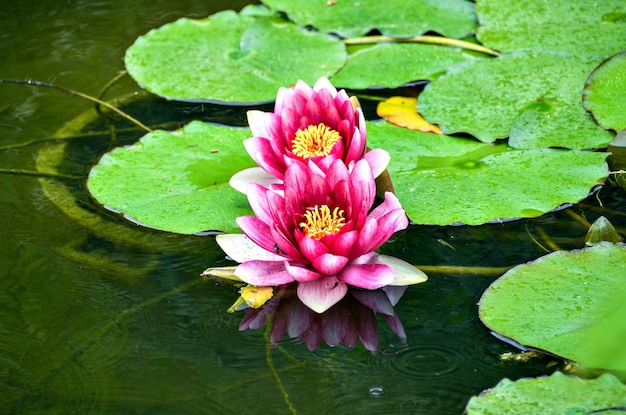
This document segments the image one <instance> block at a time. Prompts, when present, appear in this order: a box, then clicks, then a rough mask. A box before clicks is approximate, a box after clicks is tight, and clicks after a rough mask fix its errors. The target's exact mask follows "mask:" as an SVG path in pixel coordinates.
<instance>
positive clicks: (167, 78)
mask: <svg viewBox="0 0 626 415" xmlns="http://www.w3.org/2000/svg"><path fill="white" fill-rule="evenodd" d="M251 14H253V13H251V12H248V13H247V14H244V13H243V12H242V14H237V13H235V12H233V11H231V10H228V11H224V12H220V13H217V14H214V15H212V16H210V17H209V18H206V19H202V20H191V19H187V18H182V19H179V20H177V21H175V22H173V23H169V24H166V25H164V26H162V27H160V28H158V29H153V30H151V31H150V32H148V33H147V34H146V35H144V36H141V37H139V38H138V39H137V40H136V41H135V43H134V44H133V45H131V46H130V47H129V48H128V50H127V51H126V56H125V57H124V60H125V63H126V69H127V70H128V73H129V74H130V75H131V76H132V77H133V78H134V79H135V81H137V82H138V83H139V84H140V85H142V86H143V87H145V88H146V89H147V90H148V91H150V92H152V93H155V94H158V95H160V96H163V97H166V98H169V99H176V100H182V101H218V102H236V103H243V102H245V103H256V102H264V101H271V100H273V99H274V98H275V96H276V91H277V90H278V88H280V87H281V86H285V85H292V84H295V83H296V82H297V81H298V80H299V79H302V80H304V81H306V82H308V83H309V84H313V83H315V81H317V79H318V78H320V77H322V76H326V77H329V76H331V75H333V74H335V73H336V72H337V71H338V70H339V68H341V67H342V66H343V65H344V63H345V61H346V58H347V54H346V49H345V46H344V44H343V42H341V41H339V40H338V39H336V38H334V37H331V36H329V35H327V34H324V33H319V32H313V31H307V30H304V29H302V28H299V27H297V26H295V25H294V24H292V23H289V22H286V21H284V20H280V19H279V18H277V17H267V16H258V15H257V16H251ZM312 57H315V58H314V59H312Z"/></svg>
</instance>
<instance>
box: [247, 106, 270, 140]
mask: <svg viewBox="0 0 626 415" xmlns="http://www.w3.org/2000/svg"><path fill="white" fill-rule="evenodd" d="M246 116H247V117H248V126H249V127H250V131H252V135H253V136H255V137H265V138H268V137H270V133H269V131H268V129H267V125H268V123H269V122H271V121H272V116H271V113H267V112H263V111H259V110H250V111H248V112H246Z"/></svg>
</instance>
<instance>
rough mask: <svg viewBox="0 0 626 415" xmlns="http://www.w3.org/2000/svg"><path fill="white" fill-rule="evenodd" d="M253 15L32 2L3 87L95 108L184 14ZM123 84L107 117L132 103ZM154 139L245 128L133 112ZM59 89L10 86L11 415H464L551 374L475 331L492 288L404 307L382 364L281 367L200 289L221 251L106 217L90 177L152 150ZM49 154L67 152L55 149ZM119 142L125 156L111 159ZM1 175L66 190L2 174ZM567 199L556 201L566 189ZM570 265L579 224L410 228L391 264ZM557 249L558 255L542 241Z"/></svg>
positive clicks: (302, 360)
mask: <svg viewBox="0 0 626 415" xmlns="http://www.w3.org/2000/svg"><path fill="white" fill-rule="evenodd" d="M245 3H246V2H234V1H231V2H225V1H221V2H210V1H191V0H187V1H178V2H176V4H175V5H174V2H167V1H161V0H153V1H149V2H148V1H133V2H126V3H124V2H113V1H79V0H75V1H47V2H35V1H22V2H19V3H15V4H11V5H3V7H2V8H0V21H1V22H2V29H3V30H2V33H0V56H1V57H2V58H1V59H0V77H2V78H17V79H36V80H40V81H46V82H54V83H57V84H60V85H63V86H66V87H70V88H73V89H76V90H79V91H82V92H85V93H87V94H91V95H98V94H99V93H100V90H101V88H103V87H104V85H105V84H106V83H107V82H108V81H109V80H111V79H112V78H113V77H114V76H115V75H116V74H117V73H118V72H119V71H121V70H123V62H122V57H123V53H124V51H125V49H126V48H127V47H128V46H129V45H130V44H131V43H132V42H133V41H134V39H135V38H136V37H137V36H139V35H141V34H143V33H145V32H146V31H148V30H149V29H150V28H153V27H158V26H161V25H162V24H164V23H167V22H169V21H173V20H176V19H177V18H178V17H181V16H191V17H202V16H207V15H210V14H213V13H215V12H216V11H218V10H221V9H225V8H234V9H237V10H238V9H240V8H241V7H242V6H243V5H244V4H245ZM137 91H138V89H137V88H136V86H135V84H134V83H133V82H132V81H130V80H128V79H127V78H126V79H122V80H121V81H120V82H118V83H116V84H115V85H114V86H113V87H112V88H111V89H110V90H109V91H108V92H107V94H106V97H107V98H109V99H112V98H115V97H121V96H126V97H127V96H128V94H130V93H135V92H137ZM135 98H136V99H135V100H134V103H133V104H129V105H128V106H127V107H126V109H127V110H128V111H129V112H131V113H133V114H134V115H135V116H137V117H138V118H140V119H141V120H142V121H144V122H148V123H160V122H165V121H172V122H174V124H177V123H178V124H180V123H182V122H184V121H186V120H189V119H192V118H201V119H205V120H208V121H216V122H229V123H235V124H238V123H239V124H241V123H244V122H245V117H244V111H245V110H242V109H238V108H223V107H217V106H203V107H198V106H187V105H180V104H178V105H177V104H171V103H165V102H162V101H160V100H155V99H147V98H145V99H144V98H142V96H141V95H137V96H136V97H135ZM111 125H112V124H110V123H109V122H108V121H107V119H106V118H103V117H98V116H97V114H95V113H94V112H93V107H92V105H91V104H90V103H88V102H85V101H83V100H79V99H77V98H74V97H70V96H67V95H64V94H62V93H60V92H58V91H55V90H50V89H41V88H32V87H25V86H17V85H10V84H0V147H2V150H0V169H2V170H3V171H4V173H2V174H0V212H2V215H1V216H0V232H1V235H2V238H0V246H1V249H0V412H2V413H10V414H35V413H45V414H70V413H76V414H97V413H102V414H118V413H119V414H135V413H137V414H139V413H145V414H230V413H241V414H244V413H245V414H283V413H284V414H288V413H291V412H292V411H291V410H290V408H289V406H288V403H287V401H286V399H285V396H284V393H283V391H281V389H280V387H279V384H278V382H277V380H276V379H275V377H274V375H273V374H272V371H271V369H270V367H274V368H275V369H276V371H277V373H278V377H279V378H280V382H281V383H282V386H283V387H284V391H285V392H286V393H287V394H288V400H289V402H290V403H291V404H292V405H293V407H294V409H295V410H296V411H297V413H299V414H318V413H324V412H326V413H333V414H352V413H358V414H460V413H462V411H463V407H464V406H465V404H466V402H467V400H468V399H469V398H470V397H471V396H473V395H475V394H477V393H479V392H480V391H482V390H483V389H485V388H488V387H492V386H494V385H495V384H496V383H497V382H498V381H499V380H500V379H501V378H503V377H509V378H513V379H515V378H519V377H521V376H536V375H539V374H543V373H550V369H546V368H545V363H546V362H545V361H543V362H541V361H540V362H535V363H502V362H500V361H499V355H500V354H501V353H503V352H506V351H511V350H513V349H512V348H510V347H509V346H507V345H505V344H503V343H501V342H499V341H498V340H496V339H494V338H493V337H492V336H491V335H490V334H489V333H488V332H487V331H486V330H485V329H484V328H483V326H482V325H481V324H480V322H479V321H478V318H477V315H476V312H477V310H476V302H477V300H478V298H479V297H480V295H481V293H482V291H483V290H484V289H485V288H486V287H487V286H488V285H489V283H490V282H491V281H492V280H493V279H494V278H495V276H471V275H464V274H456V273H455V274H446V273H431V274H430V280H429V281H428V282H427V283H425V284H421V285H419V286H415V287H410V288H409V290H408V291H407V294H406V295H405V296H404V298H403V299H402V300H401V302H400V304H399V305H398V307H397V310H398V312H399V314H400V318H401V319H402V321H403V323H404V325H405V329H406V331H407V335H408V339H407V341H406V342H402V341H400V340H399V339H398V338H397V337H396V336H395V335H394V334H393V332H392V331H391V330H390V329H389V328H388V327H387V326H386V325H385V324H384V322H381V323H380V325H379V328H380V332H381V339H380V344H381V348H380V350H379V351H378V352H376V353H371V352H369V351H367V350H365V349H364V348H363V347H357V348H354V349H349V348H346V347H342V346H339V347H335V348H331V347H328V346H325V345H324V346H322V347H320V348H319V349H317V350H316V351H315V352H309V351H308V349H307V348H306V346H305V345H304V344H302V343H301V342H290V341H286V342H284V343H283V344H282V345H281V346H282V347H281V348H273V349H268V348H267V343H266V341H265V339H264V333H263V331H246V332H239V331H238V326H239V320H240V319H241V317H242V314H241V313H239V314H227V313H226V312H225V310H226V309H227V308H228V307H229V306H230V305H231V304H232V302H233V301H234V300H235V298H236V296H237V294H236V289H235V288H233V287H230V286H225V285H219V284H216V283H215V282H213V281H209V280H204V279H202V278H201V277H200V276H199V274H200V272H201V271H202V270H203V269H204V268H206V267H209V266H221V265H227V262H226V261H225V260H224V259H223V253H221V252H220V250H219V249H218V248H217V246H216V244H215V241H214V239H213V238H212V237H183V236H177V235H170V234H165V233H161V232H154V231H150V230H146V229H143V228H140V227H138V226H136V225H134V224H132V223H130V222H128V221H125V220H124V219H122V218H119V217H117V216H115V215H114V214H112V213H111V212H108V211H106V210H105V209H103V208H102V207H100V206H98V205H97V204H96V203H94V202H93V201H92V200H91V199H90V198H89V196H88V194H87V193H86V191H85V187H84V180H83V179H82V178H84V177H85V176H86V174H87V173H88V172H89V169H90V167H91V165H92V164H93V163H95V162H96V160H97V158H98V157H99V156H100V155H101V154H102V153H103V152H104V151H106V150H108V149H110V148H112V147H113V146H115V145H119V144H126V143H130V142H132V141H133V140H136V139H137V138H138V137H139V136H141V132H138V131H134V130H132V129H131V130H130V131H126V130H124V128H125V127H127V125H125V124H123V123H117V122H116V123H113V125H114V126H115V127H116V130H115V131H116V134H115V136H116V138H115V140H114V139H113V138H112V134H111V131H112V130H111ZM52 138H56V139H57V140H52V141H51V139H52ZM116 140H117V141H116ZM7 169H16V170H24V171H30V172H36V171H38V172H39V173H40V174H41V173H50V174H52V175H58V174H63V175H66V176H72V177H77V178H71V177H70V178H67V177H66V178H58V177H57V178H52V177H42V176H41V175H40V176H33V175H28V174H7V173H6V170H7ZM555 185H558V184H555ZM599 200H601V201H602V203H603V205H604V208H600V206H599V201H598V199H596V198H595V197H590V198H589V199H588V200H587V201H585V203H584V204H583V205H581V206H580V207H579V206H576V207H573V208H572V209H571V211H572V212H575V213H577V214H581V215H583V216H584V217H586V219H587V220H589V221H592V220H593V219H595V218H596V217H597V216H599V215H600V214H605V215H607V216H608V217H609V218H610V219H611V221H612V222H613V223H614V224H615V225H617V226H621V227H623V226H624V223H625V222H626V220H625V218H624V214H623V212H626V198H625V197H624V192H623V190H621V189H618V188H609V187H607V188H605V189H603V190H602V191H601V192H600V197H599ZM540 230H543V231H545V232H546V233H547V234H549V235H551V236H552V240H553V241H554V242H555V243H557V244H559V245H560V246H562V247H563V248H567V249H571V248H575V247H580V246H581V238H582V237H583V236H584V234H585V231H586V229H585V228H584V226H582V225H581V224H579V223H578V222H576V221H575V220H574V219H572V217H571V216H570V215H569V214H568V213H567V212H566V211H560V212H557V213H554V214H551V215H546V216H544V217H541V218H538V219H534V220H524V221H516V222H512V223H508V224H498V225H485V226H480V227H450V228H435V227H417V226H413V227H411V228H410V229H409V230H408V231H407V232H406V233H405V234H404V235H403V236H402V237H401V238H400V239H398V240H397V241H396V242H395V243H393V244H389V245H388V246H386V247H385V252H386V253H390V254H393V255H396V256H398V257H401V258H403V259H405V260H407V261H410V262H412V263H414V264H420V265H421V264H426V265H461V266H470V267H475V266H496V267H500V266H512V265H516V264H519V263H522V262H525V261H529V260H532V259H534V258H537V257H538V256H540V255H543V254H544V251H542V250H541V248H539V247H538V245H537V244H535V243H534V242H533V241H532V239H531V238H530V237H529V233H528V232H531V233H532V234H533V235H534V236H535V237H536V238H538V239H541V236H538V235H540ZM544 242H545V241H544Z"/></svg>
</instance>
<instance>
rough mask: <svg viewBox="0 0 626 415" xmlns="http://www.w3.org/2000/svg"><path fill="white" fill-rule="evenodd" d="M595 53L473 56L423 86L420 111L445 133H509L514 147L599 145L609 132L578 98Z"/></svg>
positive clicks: (492, 136) (483, 136)
mask: <svg viewBox="0 0 626 415" xmlns="http://www.w3.org/2000/svg"><path fill="white" fill-rule="evenodd" d="M598 63H599V59H598V58H581V57H576V56H565V55H562V54H517V55H509V56H501V57H499V58H495V59H475V60H472V61H468V62H465V63H462V64H459V65H456V66H454V67H452V68H451V69H450V71H449V72H448V73H447V74H446V75H443V76H441V77H439V78H438V79H437V80H435V81H434V82H431V83H430V84H429V85H427V86H426V89H425V90H424V92H423V93H422V94H421V95H420V112H421V113H422V115H424V118H426V120H427V121H429V122H432V123H435V124H438V125H439V127H440V128H441V129H442V130H443V131H444V132H445V133H446V134H451V133H458V132H465V133H469V134H472V135H473V136H475V137H477V138H478V139H479V140H481V141H483V142H486V143H491V142H494V141H495V140H497V139H499V138H505V137H508V136H509V135H510V136H511V137H510V140H509V145H510V146H511V147H515V148H523V149H529V148H542V147H564V148H573V149H586V148H602V147H606V145H607V144H608V143H609V142H610V141H611V139H612V135H611V134H610V133H608V132H606V131H603V130H602V129H601V128H599V127H598V126H597V124H596V123H595V122H594V120H593V119H592V117H591V116H589V114H588V113H586V112H585V110H584V109H583V107H582V105H581V104H580V91H581V89H582V87H583V85H584V82H585V79H586V78H587V76H588V74H589V73H590V72H591V70H592V69H593V68H595V67H596V65H597V64H598Z"/></svg>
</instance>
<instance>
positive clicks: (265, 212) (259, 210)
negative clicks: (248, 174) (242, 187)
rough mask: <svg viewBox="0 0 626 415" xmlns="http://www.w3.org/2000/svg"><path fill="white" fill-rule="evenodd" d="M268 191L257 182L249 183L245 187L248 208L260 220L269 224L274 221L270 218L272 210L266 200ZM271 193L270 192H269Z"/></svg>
mask: <svg viewBox="0 0 626 415" xmlns="http://www.w3.org/2000/svg"><path fill="white" fill-rule="evenodd" d="M268 192H269V191H268V190H267V189H266V188H265V187H263V186H261V185H260V184H257V183H251V184H250V185H249V186H248V189H247V192H246V193H247V195H248V203H249V204H250V208H252V211H253V212H254V214H255V215H256V217H257V218H259V220H260V221H262V222H263V223H266V224H268V225H269V224H271V223H273V222H274V220H273V219H272V212H271V210H270V205H269V204H268V200H267V193H268ZM270 193H271V192H270Z"/></svg>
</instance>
